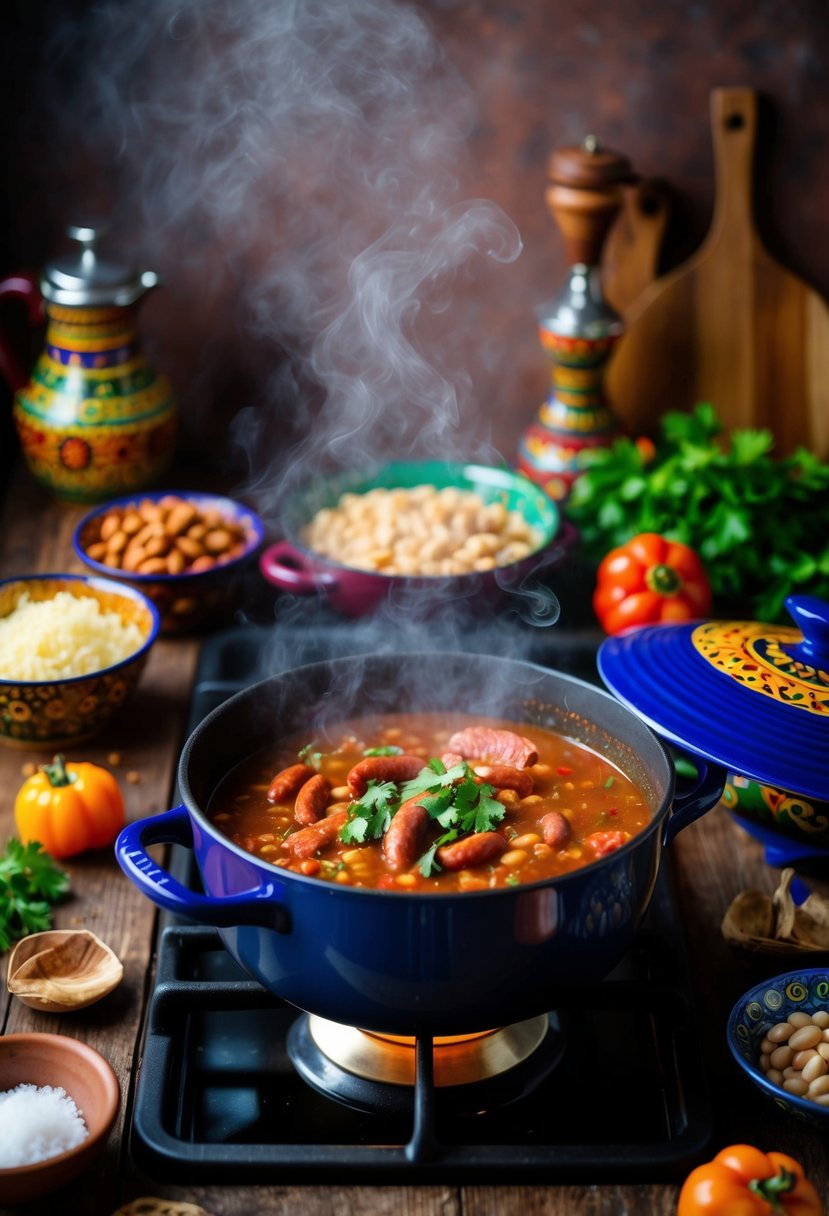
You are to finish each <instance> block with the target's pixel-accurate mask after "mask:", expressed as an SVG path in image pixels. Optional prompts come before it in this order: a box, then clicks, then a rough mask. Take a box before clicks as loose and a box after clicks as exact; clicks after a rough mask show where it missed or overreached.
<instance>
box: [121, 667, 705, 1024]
mask: <svg viewBox="0 0 829 1216" xmlns="http://www.w3.org/2000/svg"><path fill="white" fill-rule="evenodd" d="M724 779H725V774H724V772H723V771H722V770H719V769H715V768H713V767H711V768H710V769H706V768H705V766H704V765H701V766H700V778H699V780H698V781H697V783H696V787H695V788H694V789H693V790H688V791H686V792H683V793H681V794H680V793H678V792H677V790H676V777H675V772H674V766H673V762H672V760H671V758H670V756H669V755H668V753H667V752H666V750H665V748H664V746H663V745H662V743H661V742H660V741H659V740H658V739H657V737H656V736H655V735H654V734H653V733H652V732H651V730H650V729H649V728H648V727H647V726H645V725H644V723H643V722H641V721H640V719H639V718H637V717H636V715H635V714H633V713H632V712H631V711H630V710H628V709H627V708H625V707H624V706H623V705H621V704H620V703H619V702H618V701H616V700H615V699H614V698H613V697H611V696H610V695H609V694H608V693H606V692H604V691H603V690H601V689H599V688H596V687H594V686H593V685H590V684H587V683H585V682H583V681H581V680H578V679H575V678H573V677H571V676H567V675H563V674H560V673H557V672H554V671H550V670H549V669H547V668H543V667H540V666H536V665H535V664H532V663H528V662H523V661H516V660H511V659H505V658H499V657H494V656H489V655H475V654H472V655H470V654H456V653H441V652H431V653H415V654H408V655H402V656H393V655H387V654H386V655H369V656H354V657H348V658H341V659H334V660H330V661H326V662H322V663H314V664H311V665H309V666H305V667H300V668H297V669H295V670H293V671H288V672H284V673H282V674H280V675H276V676H273V677H271V678H269V679H267V680H264V681H263V682H261V683H259V684H256V685H253V686H252V687H250V688H248V689H246V690H245V691H243V692H241V693H239V694H237V695H236V696H234V697H231V698H230V699H229V700H228V701H226V702H225V703H224V704H223V705H221V706H219V708H218V709H216V710H214V711H213V713H211V714H210V715H209V716H208V717H207V718H205V719H204V721H203V722H202V723H201V724H200V725H199V726H198V727H197V728H196V730H195V731H194V732H193V733H192V735H191V736H190V738H189V739H188V741H187V743H186V745H185V747H184V750H183V753H182V756H181V761H180V766H179V787H180V790H181V793H182V798H183V801H182V803H181V805H180V806H178V807H176V808H175V809H174V810H171V811H169V812H167V813H165V814H161V815H156V816H153V817H151V818H147V819H144V820H140V821H138V822H136V823H133V824H131V825H129V826H128V827H127V828H125V829H124V831H123V832H122V833H121V835H120V836H119V838H118V840H117V842H116V855H117V858H118V861H119V863H120V865H121V866H122V868H123V869H124V871H125V872H126V874H127V875H128V876H129V877H130V878H131V880H132V881H133V882H134V883H135V884H136V885H137V886H138V887H139V888H140V889H141V890H142V891H143V892H144V893H145V894H146V895H148V896H149V897H150V898H151V899H152V900H154V901H155V902H156V903H157V904H158V905H160V906H161V907H163V908H166V909H168V910H169V911H172V912H174V913H178V914H180V915H183V916H185V917H189V918H191V919H193V920H196V921H199V922H201V923H206V924H209V925H215V926H216V927H217V928H218V930H219V933H220V935H221V938H222V940H223V942H224V944H225V946H226V947H227V949H228V950H229V952H230V953H231V955H232V956H233V957H234V958H235V959H236V960H237V961H238V962H239V964H240V965H241V966H242V967H243V968H244V969H245V970H246V971H247V972H248V973H249V974H250V975H251V976H253V977H254V978H255V979H256V980H258V981H259V982H260V983H261V984H262V985H264V987H265V988H267V989H269V990H270V991H272V992H274V993H275V994H277V995H278V996H279V997H280V998H282V999H283V1000H285V1001H288V1002H290V1003H291V1004H293V1005H296V1006H297V1007H298V1008H300V1009H303V1010H307V1011H309V1012H311V1013H315V1014H318V1015H319V1016H321V1017H324V1018H327V1019H330V1020H333V1021H336V1022H341V1023H344V1024H348V1025H355V1026H359V1027H361V1028H363V1029H367V1030H375V1031H378V1032H385V1033H395V1034H417V1033H419V1034H427V1033H428V1034H433V1035H434V1034H455V1033H465V1032H473V1031H477V1030H482V1029H487V1028H491V1027H493V1026H498V1025H503V1024H506V1023H510V1022H515V1021H518V1020H521V1019H525V1018H529V1017H533V1016H535V1015H537V1014H539V1013H542V1012H544V1011H546V1010H548V1009H549V1008H551V1007H552V1004H551V1001H552V1000H553V999H554V994H555V992H556V991H560V990H561V989H562V986H566V985H568V984H572V983H574V982H579V981H586V980H587V981H593V980H599V979H602V978H603V977H604V976H606V975H607V974H608V972H610V971H611V970H612V969H613V967H614V966H615V965H616V964H617V963H618V962H619V961H620V960H621V959H622V957H623V956H624V954H625V952H626V951H627V949H628V948H629V946H630V944H631V941H632V939H633V936H634V933H635V931H636V928H637V926H638V924H639V921H640V919H641V917H642V915H643V913H644V912H645V909H646V908H647V905H648V902H649V900H650V896H651V892H652V890H653V885H654V880H655V877H656V872H657V867H658V865H659V862H660V855H661V850H662V847H663V845H664V844H666V843H667V842H668V841H669V840H670V839H671V838H672V837H673V836H674V835H675V834H676V832H678V831H679V830H680V828H682V827H683V826H685V824H687V823H690V822H691V821H692V820H694V819H696V818H697V817H698V816H699V815H701V814H702V813H704V812H705V811H706V810H708V808H709V807H711V806H712V805H713V804H714V803H715V802H716V801H717V800H718V798H719V796H720V794H721V792H722V787H723V783H724ZM165 841H167V842H170V841H172V842H175V843H177V844H180V845H183V846H185V847H187V848H192V849H193V850H194V853H195V859H196V862H197V865H198V870H199V873H200V876H201V880H202V885H203V888H204V894H201V893H199V894H196V893H194V892H192V891H190V890H188V889H187V888H186V887H184V886H183V885H182V884H180V883H178V882H177V880H175V879H174V878H173V876H172V875H170V874H169V873H168V872H167V871H166V870H164V869H162V868H161V867H160V866H159V865H158V864H157V863H156V862H155V861H154V860H153V859H152V858H151V856H150V855H149V854H148V852H147V848H148V846H150V845H153V844H158V843H161V842H165Z"/></svg>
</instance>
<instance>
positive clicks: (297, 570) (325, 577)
mask: <svg viewBox="0 0 829 1216" xmlns="http://www.w3.org/2000/svg"><path fill="white" fill-rule="evenodd" d="M259 569H260V570H261V571H262V573H263V575H264V576H265V578H266V579H267V580H268V582H270V583H273V584H274V585H275V586H277V587H279V588H280V589H281V590H282V591H292V592H293V593H294V595H313V594H314V592H315V591H320V590H322V589H325V588H329V587H336V585H337V580H336V578H335V577H334V576H333V574H327V573H326V572H325V571H322V570H315V569H314V568H313V567H312V566H311V565H310V564H309V562H308V560H307V558H306V556H305V554H304V553H302V552H301V551H300V550H299V549H295V548H294V546H293V545H292V544H291V542H290V541H287V540H280V541H277V542H276V544H275V545H271V546H270V547H269V548H267V549H266V550H265V551H264V553H263V554H262V555H261V557H260V558H259Z"/></svg>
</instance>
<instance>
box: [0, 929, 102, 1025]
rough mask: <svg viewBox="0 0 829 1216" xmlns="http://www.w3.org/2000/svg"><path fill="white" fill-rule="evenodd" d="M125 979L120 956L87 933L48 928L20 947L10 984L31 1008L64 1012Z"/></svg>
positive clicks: (89, 1002) (15, 953) (96, 998)
mask: <svg viewBox="0 0 829 1216" xmlns="http://www.w3.org/2000/svg"><path fill="white" fill-rule="evenodd" d="M123 976H124V967H123V964H122V963H121V961H120V960H119V958H118V957H117V955H116V954H114V952H113V951H112V950H111V949H110V948H109V946H107V945H106V943H105V942H102V941H101V939H100V938H99V937H96V936H95V934H94V933H91V932H90V931H89V930H88V929H50V930H48V931H47V932H45V933H32V934H30V935H29V936H28V937H24V938H23V939H22V940H21V941H19V942H18V943H17V945H16V946H15V948H14V950H13V951H12V953H11V955H10V957H9V966H8V976H7V980H6V985H7V987H8V990H9V992H11V993H13V994H14V995H15V996H16V997H17V998H18V1000H20V1001H22V1002H23V1004H24V1005H29V1006H30V1007H31V1008H32V1009H40V1010H43V1011H44V1012H48V1013H66V1012H69V1011H71V1010H75V1009H85V1008H86V1007H87V1005H92V1004H94V1003H95V1002H96V1001H100V1000H101V999H102V998H103V997H105V996H107V995H108V994H109V993H110V992H112V991H113V989H114V988H116V987H117V986H118V984H120V982H121V980H122V979H123Z"/></svg>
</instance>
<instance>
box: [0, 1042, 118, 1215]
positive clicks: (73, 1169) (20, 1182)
mask: <svg viewBox="0 0 829 1216" xmlns="http://www.w3.org/2000/svg"><path fill="white" fill-rule="evenodd" d="M18 1085H34V1086H36V1087H37V1089H41V1088H42V1087H44V1086H50V1087H51V1088H52V1089H58V1088H60V1089H62V1090H63V1091H64V1093H65V1094H66V1097H67V1098H71V1100H72V1101H73V1102H74V1104H75V1106H76V1108H77V1110H78V1111H79V1113H80V1115H81V1118H82V1119H83V1121H84V1123H85V1124H86V1129H87V1132H88V1135H87V1136H86V1138H85V1139H84V1140H82V1141H81V1143H80V1144H77V1145H76V1146H75V1147H74V1148H70V1149H67V1150H66V1151H64V1152H61V1153H57V1154H55V1155H53V1156H50V1157H46V1158H44V1159H43V1160H41V1161H34V1162H31V1163H30V1164H24V1165H14V1166H5V1167H2V1168H0V1200H3V1201H5V1202H6V1203H14V1204H18V1203H27V1202H29V1201H30V1200H33V1199H36V1198H37V1197H38V1196H39V1195H46V1194H48V1193H49V1192H50V1191H54V1190H56V1189H57V1188H58V1187H61V1186H65V1185H66V1183H68V1182H71V1181H72V1179H73V1178H77V1177H78V1175H79V1174H81V1173H82V1172H83V1171H84V1170H85V1169H87V1167H88V1166H89V1165H90V1164H91V1163H92V1162H93V1161H94V1160H95V1158H96V1157H97V1156H98V1154H99V1153H100V1152H101V1151H102V1149H103V1148H104V1145H105V1144H106V1141H107V1136H108V1135H109V1132H110V1129H111V1127H112V1125H113V1123H114V1122H115V1116H116V1115H117V1113H118V1107H119V1104H120V1100H121V1094H120V1089H119V1086H118V1081H117V1079H116V1076H115V1073H114V1072H113V1071H112V1068H111V1067H110V1065H109V1064H108V1063H107V1061H106V1060H105V1059H104V1058H103V1056H101V1055H99V1054H98V1052H97V1051H94V1050H93V1049H92V1048H91V1047H88V1046H87V1045H86V1044H85V1043H79V1042H78V1041H77V1040H76V1039H71V1038H69V1037H68V1036H67V1035H60V1034H7V1035H5V1036H3V1037H1V1038H0V1092H3V1093H5V1092H6V1091H7V1090H11V1089H16V1088H17V1086H18ZM7 1100H11V1099H7Z"/></svg>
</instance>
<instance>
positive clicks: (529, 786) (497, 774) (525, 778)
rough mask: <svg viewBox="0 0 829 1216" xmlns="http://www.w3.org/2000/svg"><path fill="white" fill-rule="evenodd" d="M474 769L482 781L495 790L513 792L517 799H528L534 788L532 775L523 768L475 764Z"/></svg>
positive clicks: (506, 765)
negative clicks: (492, 786)
mask: <svg viewBox="0 0 829 1216" xmlns="http://www.w3.org/2000/svg"><path fill="white" fill-rule="evenodd" d="M474 768H475V772H476V774H477V776H478V777H480V778H481V780H482V781H486V782H487V783H488V784H489V785H494V786H495V788H496V790H515V792H516V794H517V795H518V797H519V798H526V797H528V796H529V795H530V794H531V793H532V792H533V789H534V788H535V782H534V781H533V775H532V773H528V772H527V770H526V769H525V768H513V767H512V765H509V764H476V765H475V766H474Z"/></svg>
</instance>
